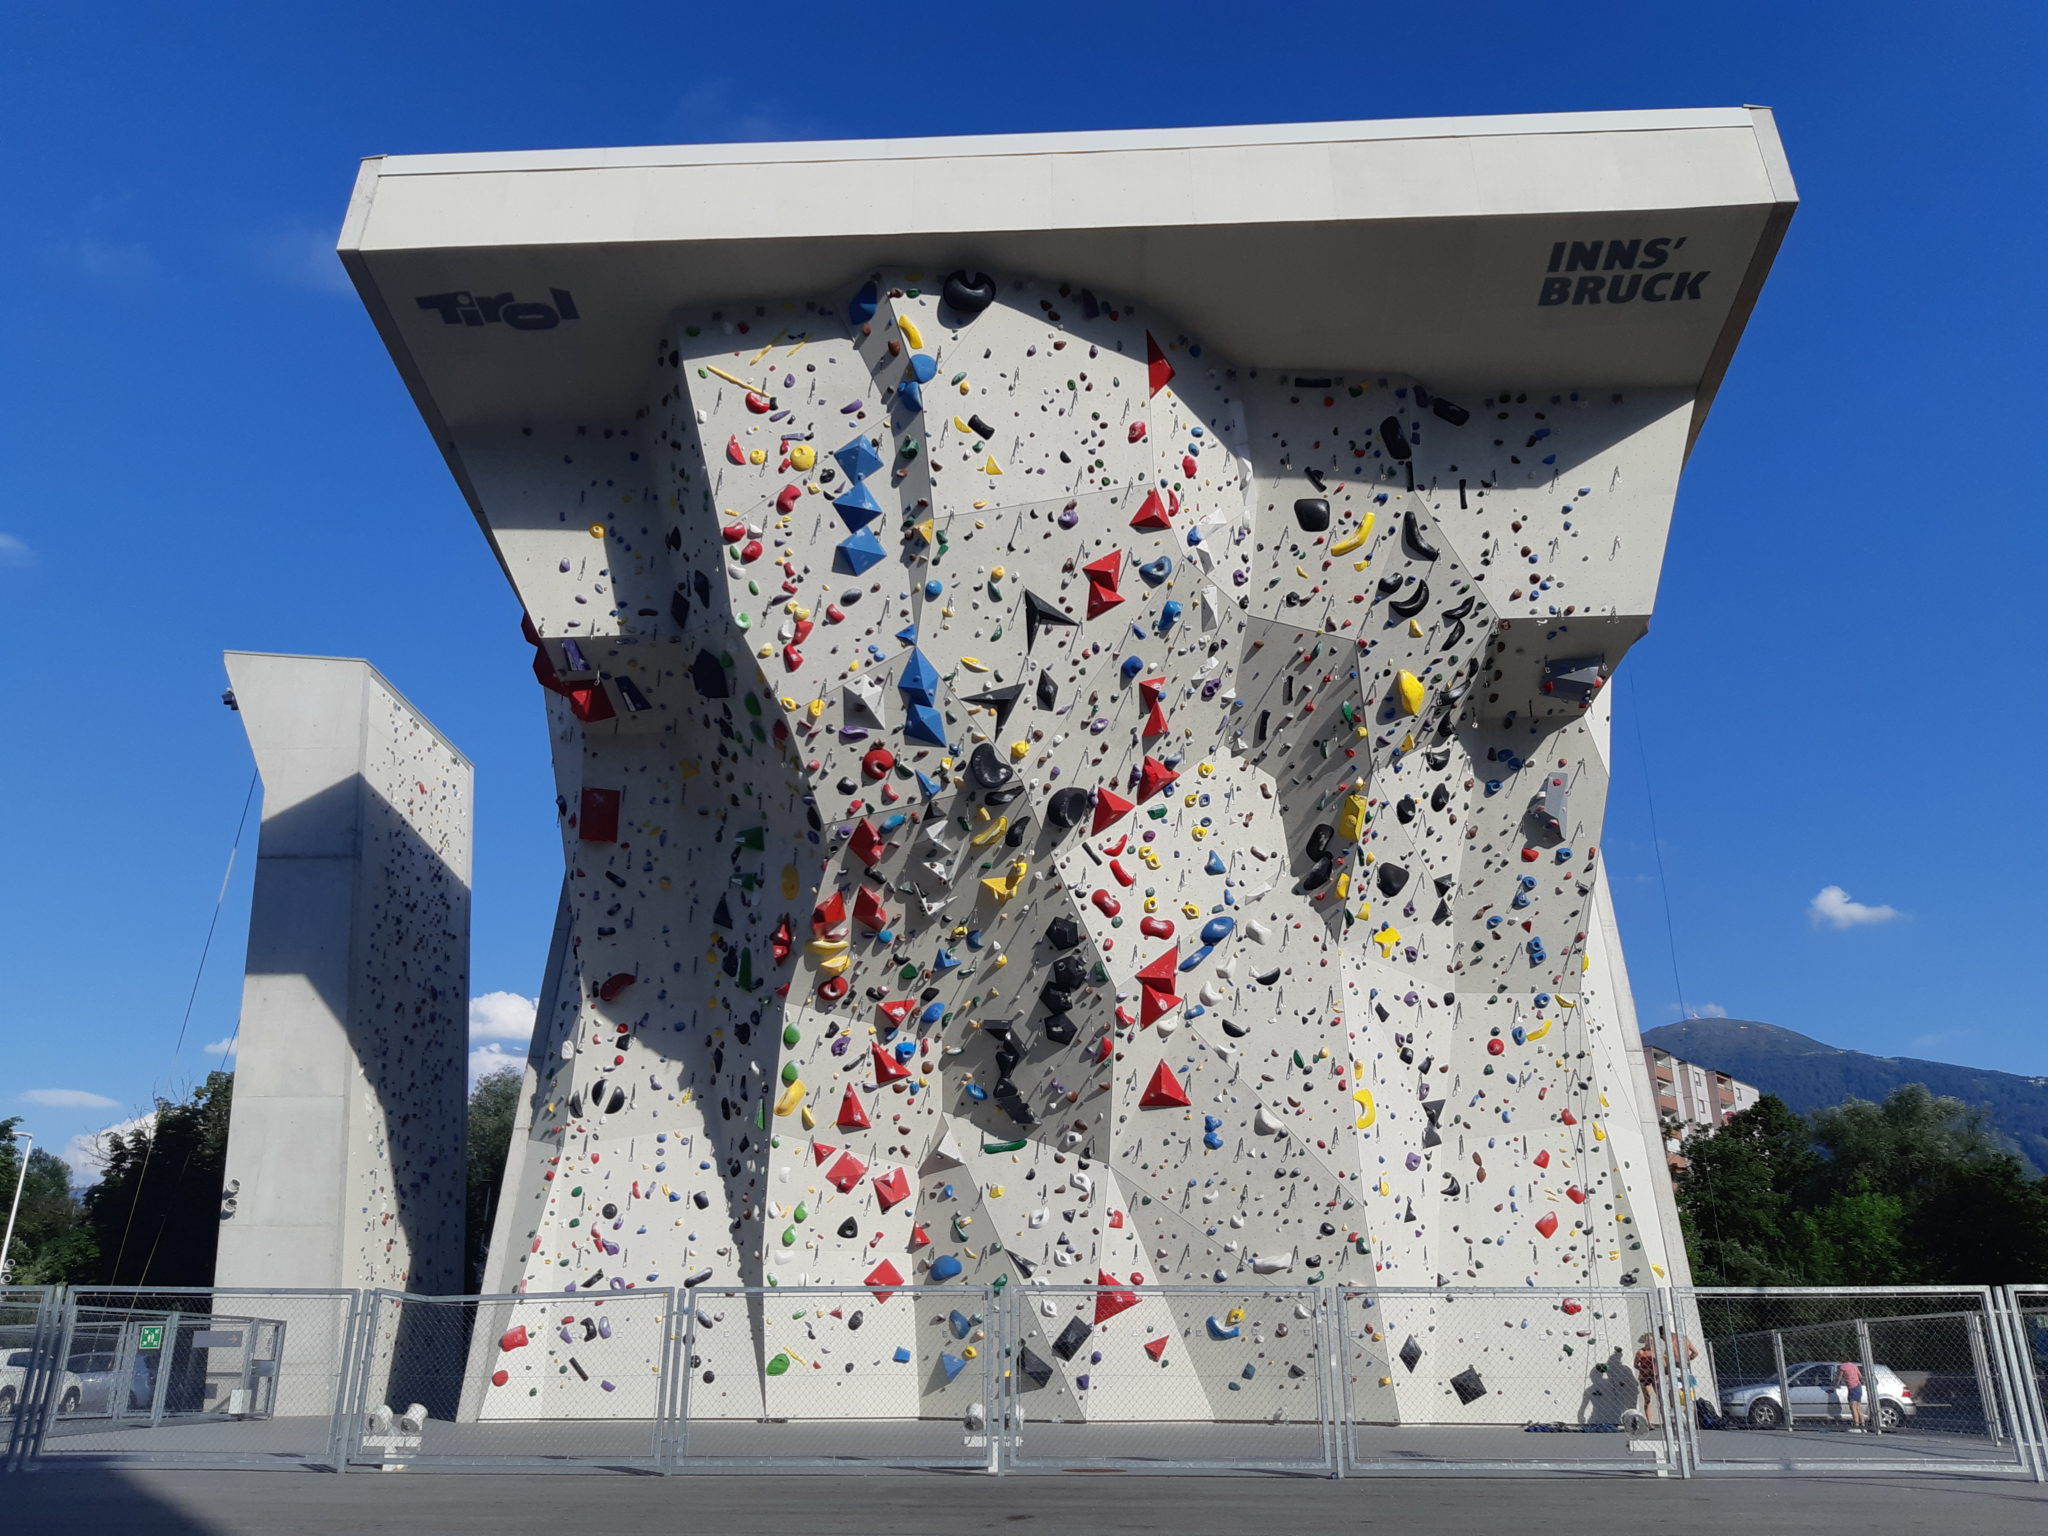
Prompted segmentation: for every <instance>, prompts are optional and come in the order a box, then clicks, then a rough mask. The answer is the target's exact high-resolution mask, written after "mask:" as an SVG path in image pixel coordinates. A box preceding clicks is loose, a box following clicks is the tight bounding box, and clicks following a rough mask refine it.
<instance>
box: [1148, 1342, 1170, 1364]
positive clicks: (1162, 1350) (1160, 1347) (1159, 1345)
mask: <svg viewBox="0 0 2048 1536" xmlns="http://www.w3.org/2000/svg"><path fill="white" fill-rule="evenodd" d="M1145 1353H1146V1354H1148V1355H1150V1356H1151V1357H1152V1358H1153V1359H1154V1360H1164V1359H1165V1358H1166V1340H1165V1339H1163V1338H1162V1339H1147V1340H1146V1341H1145Z"/></svg>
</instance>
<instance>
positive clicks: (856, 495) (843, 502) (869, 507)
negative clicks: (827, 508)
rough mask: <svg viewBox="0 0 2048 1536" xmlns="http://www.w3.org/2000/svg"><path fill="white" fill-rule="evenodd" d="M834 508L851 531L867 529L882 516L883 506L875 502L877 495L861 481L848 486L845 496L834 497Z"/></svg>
mask: <svg viewBox="0 0 2048 1536" xmlns="http://www.w3.org/2000/svg"><path fill="white" fill-rule="evenodd" d="M832 508H833V510H834V511H836V512H837V513H838V514H839V519H840V521H841V522H843V523H845V524H846V526H847V527H848V528H850V529H851V528H865V527H867V525H868V524H869V523H872V522H873V521H874V520H875V519H876V518H878V517H880V516H881V515H882V504H881V503H880V502H879V501H877V500H875V493H874V492H873V491H871V490H869V489H868V488H867V487H866V486H864V485H862V484H861V483H860V482H859V481H855V482H854V483H853V484H852V485H850V486H848V487H847V488H846V490H845V492H844V493H843V494H841V495H838V496H835V497H833V498H832Z"/></svg>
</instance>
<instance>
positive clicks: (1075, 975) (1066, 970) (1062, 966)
mask: <svg viewBox="0 0 2048 1536" xmlns="http://www.w3.org/2000/svg"><path fill="white" fill-rule="evenodd" d="M1051 979H1052V984H1053V985H1054V986H1056V987H1058V988H1060V989H1061V990H1062V991H1065V992H1073V991H1077V990H1079V988H1080V987H1081V986H1082V985H1083V984H1084V983H1086V981H1087V980H1088V962H1087V961H1086V960H1083V959H1082V958H1081V957H1080V956H1079V955H1061V956H1060V957H1059V959H1057V960H1055V961H1053V963H1052V973H1051Z"/></svg>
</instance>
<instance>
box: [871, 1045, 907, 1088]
mask: <svg viewBox="0 0 2048 1536" xmlns="http://www.w3.org/2000/svg"><path fill="white" fill-rule="evenodd" d="M869 1050H870V1052H871V1053H872V1054H873V1056H874V1058H875V1081H876V1082H877V1083H893V1082H896V1081H898V1080H899V1079H901V1078H906V1077H908V1076H910V1068H909V1067H907V1066H905V1065H904V1064H903V1063H902V1062H900V1061H898V1060H897V1059H896V1053H895V1052H894V1051H885V1050H883V1049H882V1048H881V1047H880V1046H879V1045H876V1046H870V1047H869Z"/></svg>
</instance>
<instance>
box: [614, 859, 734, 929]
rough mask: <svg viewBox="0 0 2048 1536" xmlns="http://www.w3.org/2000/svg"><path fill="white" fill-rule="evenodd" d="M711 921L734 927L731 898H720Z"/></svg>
mask: <svg viewBox="0 0 2048 1536" xmlns="http://www.w3.org/2000/svg"><path fill="white" fill-rule="evenodd" d="M605 873H606V874H610V873H611V871H610V870H606V871H605ZM711 921H712V922H714V923H716V924H717V925H718V926H719V927H721V928H730V927H731V926H732V902H731V899H730V898H728V897H725V896H720V897H719V898H718V907H717V909H716V910H715V911H713V912H712V914H711Z"/></svg>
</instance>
